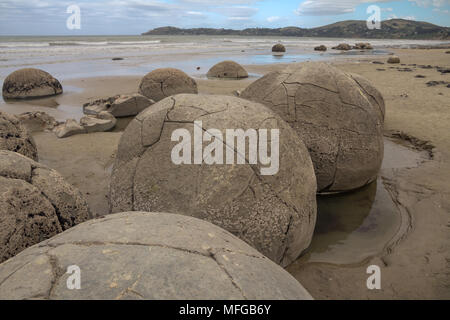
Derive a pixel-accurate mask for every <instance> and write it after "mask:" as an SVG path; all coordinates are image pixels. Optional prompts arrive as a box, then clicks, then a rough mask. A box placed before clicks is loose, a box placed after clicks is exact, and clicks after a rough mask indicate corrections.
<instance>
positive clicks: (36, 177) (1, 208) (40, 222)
mask: <svg viewBox="0 0 450 320" xmlns="http://www.w3.org/2000/svg"><path fill="white" fill-rule="evenodd" d="M88 217H89V211H88V207H87V204H86V201H85V200H84V198H83V196H82V195H81V193H80V192H79V191H78V190H77V189H75V188H74V187H72V186H71V185H69V184H68V183H67V182H65V181H64V179H63V178H62V177H61V176H60V175H59V174H58V173H57V172H56V171H55V170H52V169H49V168H48V167H46V166H44V165H42V164H39V163H37V162H35V161H33V160H31V159H29V158H27V157H24V156H23V155H21V154H18V153H16V152H11V151H6V150H0V262H2V261H4V260H6V259H8V258H10V257H12V256H14V255H16V254H17V253H19V252H20V251H22V250H23V249H25V248H27V247H29V246H32V245H34V244H36V243H38V242H40V241H42V240H45V239H48V238H50V237H52V236H54V235H56V234H57V233H59V232H61V231H63V230H66V229H68V228H70V227H72V226H74V225H76V224H78V223H80V222H83V221H85V220H86V219H88Z"/></svg>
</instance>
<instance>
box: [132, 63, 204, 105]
mask: <svg viewBox="0 0 450 320" xmlns="http://www.w3.org/2000/svg"><path fill="white" fill-rule="evenodd" d="M139 93H140V94H142V95H143V96H146V97H147V98H149V99H152V100H153V101H156V102H158V101H160V100H162V99H164V98H166V97H169V96H171V95H174V94H179V93H194V94H196V93H198V89H197V83H196V82H195V80H194V79H192V78H191V77H189V76H188V75H187V74H186V73H184V72H183V71H181V70H178V69H174V68H162V69H156V70H153V71H152V72H149V73H147V74H146V75H145V76H144V77H143V78H142V80H141V83H140V85H139Z"/></svg>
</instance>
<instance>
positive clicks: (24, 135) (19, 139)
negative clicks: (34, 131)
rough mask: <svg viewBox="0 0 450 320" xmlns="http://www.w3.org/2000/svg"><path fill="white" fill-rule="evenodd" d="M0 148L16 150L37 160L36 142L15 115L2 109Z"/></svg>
mask: <svg viewBox="0 0 450 320" xmlns="http://www.w3.org/2000/svg"><path fill="white" fill-rule="evenodd" d="M0 150H9V151H13V152H17V153H20V154H23V155H24V156H26V157H28V158H30V159H33V160H35V161H38V152H37V149H36V144H35V142H34V139H33V137H32V136H31V135H30V134H29V132H28V130H27V129H26V128H25V127H24V126H23V124H22V122H21V121H20V119H19V118H18V117H17V116H15V115H12V114H9V113H6V112H2V111H0Z"/></svg>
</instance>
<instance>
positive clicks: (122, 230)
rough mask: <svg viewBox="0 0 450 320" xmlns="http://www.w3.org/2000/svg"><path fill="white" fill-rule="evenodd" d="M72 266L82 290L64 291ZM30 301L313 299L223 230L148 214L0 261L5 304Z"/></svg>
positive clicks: (120, 217)
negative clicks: (12, 301)
mask: <svg viewBox="0 0 450 320" xmlns="http://www.w3.org/2000/svg"><path fill="white" fill-rule="evenodd" d="M73 265H75V266H77V267H78V268H79V271H80V272H81V283H80V288H79V289H78V290H69V289H68V287H67V283H68V282H69V283H72V282H71V279H69V277H70V276H71V274H70V273H65V272H66V270H67V269H68V267H69V266H73ZM70 272H74V271H73V270H71V271H70ZM32 298H34V299H36V298H38V299H58V300H60V299H64V300H68V299H70V300H72V299H74V300H80V299H83V300H84V299H89V300H91V299H94V300H122V299H123V300H138V299H139V300H140V299H144V300H167V299H170V300H199V299H200V300H210V299H216V300H229V299H232V300H234V299H236V300H243V299H250V300H278V299H281V300H311V299H312V297H311V295H310V294H309V293H308V292H307V291H306V290H305V288H303V286H302V285H301V284H300V283H298V282H297V280H296V279H295V278H294V277H292V276H291V275H290V274H289V273H288V272H287V271H285V270H283V269H282V268H281V267H280V266H277V265H276V264H275V263H273V262H272V261H270V260H269V259H267V258H266V257H264V256H263V255H262V254H261V253H259V252H258V251H256V250H254V249H253V248H251V247H250V246H249V245H247V244H246V243H244V242H243V241H241V240H239V239H238V238H236V237H234V236H233V235H231V234H230V233H228V232H226V231H225V230H223V229H221V228H218V227H216V226H214V225H212V224H210V223H208V222H206V221H202V220H199V219H195V218H192V217H186V216H183V215H178V214H169V213H149V212H125V213H119V214H114V215H109V216H106V217H104V218H100V219H96V220H90V221H87V222H84V223H82V224H80V225H78V226H76V227H74V228H73V229H71V230H70V232H63V233H61V234H59V235H57V236H55V237H53V238H51V239H49V240H46V241H44V242H41V243H40V244H39V246H34V247H32V248H28V249H27V250H25V251H24V252H22V253H21V254H19V255H17V256H16V257H14V258H12V259H10V260H8V261H6V262H5V263H3V264H1V265H0V299H14V300H15V299H32Z"/></svg>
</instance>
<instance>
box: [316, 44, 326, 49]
mask: <svg viewBox="0 0 450 320" xmlns="http://www.w3.org/2000/svg"><path fill="white" fill-rule="evenodd" d="M314 50H315V51H327V47H326V46H324V45H323V44H322V45H320V46H317V47H315V48H314Z"/></svg>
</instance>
